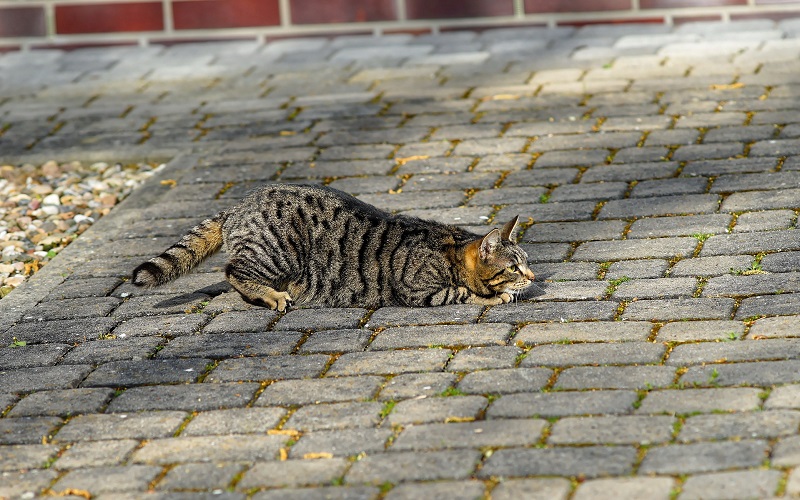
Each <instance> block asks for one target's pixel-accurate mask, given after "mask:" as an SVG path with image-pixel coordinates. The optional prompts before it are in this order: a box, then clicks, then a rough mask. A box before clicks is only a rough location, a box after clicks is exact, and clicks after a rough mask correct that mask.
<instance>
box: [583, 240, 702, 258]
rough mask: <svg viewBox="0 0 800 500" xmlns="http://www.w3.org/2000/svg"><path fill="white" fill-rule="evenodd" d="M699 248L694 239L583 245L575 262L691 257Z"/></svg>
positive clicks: (605, 242) (622, 241)
mask: <svg viewBox="0 0 800 500" xmlns="http://www.w3.org/2000/svg"><path fill="white" fill-rule="evenodd" d="M696 246H697V240H696V239H694V238H687V237H683V238H655V239H636V240H614V241H589V242H586V243H581V244H580V245H579V246H578V249H577V250H575V253H574V254H573V256H572V259H573V260H578V261H594V262H605V261H609V260H622V259H653V258H656V259H658V258H673V257H677V256H690V255H692V252H694V249H695V247H696Z"/></svg>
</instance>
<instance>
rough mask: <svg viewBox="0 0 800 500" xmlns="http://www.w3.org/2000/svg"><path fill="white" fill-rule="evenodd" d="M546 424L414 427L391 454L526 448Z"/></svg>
mask: <svg viewBox="0 0 800 500" xmlns="http://www.w3.org/2000/svg"><path fill="white" fill-rule="evenodd" d="M545 426H546V422H545V421H544V420H534V419H525V420H491V421H478V422H456V423H445V424H425V425H414V426H410V427H408V428H407V429H405V430H404V431H403V432H401V433H400V436H398V437H397V439H395V441H394V442H393V443H392V447H391V450H392V451H394V450H413V451H422V450H439V449H451V448H483V447H506V446H520V445H521V446H526V445H533V444H535V443H537V442H538V441H539V439H540V436H541V433H542V430H544V428H545Z"/></svg>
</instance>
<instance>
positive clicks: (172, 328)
mask: <svg viewBox="0 0 800 500" xmlns="http://www.w3.org/2000/svg"><path fill="white" fill-rule="evenodd" d="M237 295H238V294H237ZM208 321H209V317H208V316H206V315H204V314H176V315H165V316H152V317H143V318H132V319H129V320H127V321H124V322H122V323H120V324H119V325H117V326H116V327H115V328H114V330H113V335H115V336H116V337H117V338H124V337H138V336H142V337H148V336H154V335H160V336H165V337H178V336H180V335H190V334H192V333H197V332H198V331H200V328H201V327H202V326H203V325H204V324H206V323H207V322H208Z"/></svg>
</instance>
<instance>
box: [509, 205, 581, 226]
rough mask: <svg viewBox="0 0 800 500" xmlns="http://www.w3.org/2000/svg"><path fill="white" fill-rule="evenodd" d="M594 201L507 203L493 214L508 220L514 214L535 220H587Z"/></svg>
mask: <svg viewBox="0 0 800 500" xmlns="http://www.w3.org/2000/svg"><path fill="white" fill-rule="evenodd" d="M596 205H597V203H596V202H595V201H573V202H564V203H555V202H554V203H538V204H534V205H527V204H526V205H516V204H514V205H507V206H505V207H503V208H501V209H500V211H499V212H497V214H495V219H496V220H510V219H511V218H513V217H514V216H516V215H521V216H523V218H526V217H531V218H532V219H533V220H534V221H536V222H559V221H588V220H590V219H591V218H592V213H593V212H594V209H595V206H596Z"/></svg>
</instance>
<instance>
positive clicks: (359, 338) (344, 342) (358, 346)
mask: <svg viewBox="0 0 800 500" xmlns="http://www.w3.org/2000/svg"><path fill="white" fill-rule="evenodd" d="M371 338H372V332H371V331H369V330H355V329H349V330H323V331H320V332H315V333H312V334H311V336H309V337H308V338H306V340H305V342H303V344H302V345H301V346H300V353H302V354H307V353H326V352H328V353H330V352H353V351H363V350H364V348H365V347H366V346H367V344H368V343H369V341H370V339H371Z"/></svg>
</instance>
